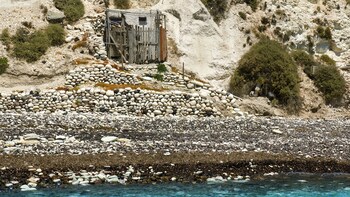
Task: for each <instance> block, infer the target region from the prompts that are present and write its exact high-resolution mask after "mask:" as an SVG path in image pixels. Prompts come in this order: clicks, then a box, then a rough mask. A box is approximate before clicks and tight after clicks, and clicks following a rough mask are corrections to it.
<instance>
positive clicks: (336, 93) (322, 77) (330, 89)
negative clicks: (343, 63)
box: [315, 65, 346, 106]
mask: <svg viewBox="0 0 350 197" xmlns="http://www.w3.org/2000/svg"><path fill="white" fill-rule="evenodd" d="M315 85H316V86H317V88H318V89H319V90H320V91H321V92H322V93H323V95H324V98H325V101H326V103H327V104H330V105H333V106H340V105H342V98H343V96H344V94H345V92H346V82H345V79H344V77H343V76H342V75H341V74H340V71H339V70H338V69H337V67H335V66H325V65H322V66H319V67H318V68H317V69H316V72H315Z"/></svg>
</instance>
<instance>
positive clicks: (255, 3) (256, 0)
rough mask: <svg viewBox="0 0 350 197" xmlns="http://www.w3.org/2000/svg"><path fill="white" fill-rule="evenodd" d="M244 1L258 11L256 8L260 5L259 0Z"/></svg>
mask: <svg viewBox="0 0 350 197" xmlns="http://www.w3.org/2000/svg"><path fill="white" fill-rule="evenodd" d="M244 3H246V4H247V5H249V6H250V7H251V8H252V10H253V11H254V12H255V11H256V9H257V8H258V6H259V0H244Z"/></svg>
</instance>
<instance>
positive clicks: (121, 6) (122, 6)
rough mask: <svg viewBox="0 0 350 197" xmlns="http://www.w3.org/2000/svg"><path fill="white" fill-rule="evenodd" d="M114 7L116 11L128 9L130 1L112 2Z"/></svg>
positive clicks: (117, 0)
mask: <svg viewBox="0 0 350 197" xmlns="http://www.w3.org/2000/svg"><path fill="white" fill-rule="evenodd" d="M114 6H115V7H116V8H118V9H130V7H131V4H130V0H114Z"/></svg>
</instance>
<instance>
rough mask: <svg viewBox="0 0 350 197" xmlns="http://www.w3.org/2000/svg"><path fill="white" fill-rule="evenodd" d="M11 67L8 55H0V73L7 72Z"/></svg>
mask: <svg viewBox="0 0 350 197" xmlns="http://www.w3.org/2000/svg"><path fill="white" fill-rule="evenodd" d="M8 67H9V64H8V60H7V58H6V57H0V75H1V74H3V73H4V72H6V70H7V68H8Z"/></svg>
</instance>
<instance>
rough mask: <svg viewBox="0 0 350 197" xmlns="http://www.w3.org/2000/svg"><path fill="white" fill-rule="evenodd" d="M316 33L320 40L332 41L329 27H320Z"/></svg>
mask: <svg viewBox="0 0 350 197" xmlns="http://www.w3.org/2000/svg"><path fill="white" fill-rule="evenodd" d="M316 33H317V35H318V36H319V37H320V38H323V39H326V40H332V31H331V28H329V27H324V26H321V25H319V26H318V27H317V29H316Z"/></svg>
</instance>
